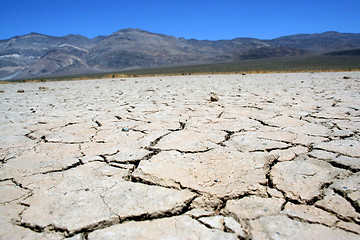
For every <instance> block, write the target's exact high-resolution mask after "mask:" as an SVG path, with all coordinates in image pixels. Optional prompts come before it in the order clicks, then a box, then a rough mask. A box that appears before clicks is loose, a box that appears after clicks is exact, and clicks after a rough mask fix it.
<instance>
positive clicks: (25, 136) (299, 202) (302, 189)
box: [0, 72, 360, 239]
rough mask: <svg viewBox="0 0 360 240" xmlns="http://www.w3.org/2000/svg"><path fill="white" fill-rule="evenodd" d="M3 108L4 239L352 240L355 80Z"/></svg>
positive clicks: (247, 79)
mask: <svg viewBox="0 0 360 240" xmlns="http://www.w3.org/2000/svg"><path fill="white" fill-rule="evenodd" d="M0 97H1V115H0V120H1V122H0V123H1V125H0V128H1V136H0V143H1V144H0V151H1V152H0V154H1V155H0V159H1V165H0V166H1V167H0V179H1V180H0V238H1V239H22V238H25V239H64V238H69V239H360V72H336V73H334V72H328V73H281V74H248V75H235V74H233V75H199V76H195V75H192V76H168V77H141V78H140V77H139V78H126V79H102V80H84V81H61V82H37V83H10V84H2V85H0Z"/></svg>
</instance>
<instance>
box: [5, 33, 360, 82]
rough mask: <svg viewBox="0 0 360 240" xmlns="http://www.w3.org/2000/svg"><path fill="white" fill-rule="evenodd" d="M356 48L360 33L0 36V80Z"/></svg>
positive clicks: (359, 43)
mask: <svg viewBox="0 0 360 240" xmlns="http://www.w3.org/2000/svg"><path fill="white" fill-rule="evenodd" d="M357 48H360V34H358V33H339V32H325V33H320V34H298V35H291V36H284V37H280V38H275V39H272V40H261V39H255V38H235V39H232V40H219V41H208V40H196V39H184V38H176V37H173V36H168V35H164V34H155V33H150V32H147V31H143V30H140V29H131V28H129V29H123V30H120V31H118V32H115V33H113V34H111V35H109V36H98V37H95V38H93V39H89V38H86V37H84V36H81V35H67V36H63V37H53V36H47V35H43V34H39V33H30V34H27V35H24V36H16V37H13V38H10V39H6V40H0V79H1V80H7V79H19V78H34V77H43V76H44V77H45V76H61V75H72V74H84V73H93V72H107V71H117V70H123V69H129V68H139V67H151V66H171V65H178V64H191V63H213V62H226V61H227V62H231V61H238V60H242V59H260V58H273V57H285V56H299V55H307V54H325V53H328V52H334V51H340V50H341V51H344V50H351V49H357ZM330 55H336V54H330Z"/></svg>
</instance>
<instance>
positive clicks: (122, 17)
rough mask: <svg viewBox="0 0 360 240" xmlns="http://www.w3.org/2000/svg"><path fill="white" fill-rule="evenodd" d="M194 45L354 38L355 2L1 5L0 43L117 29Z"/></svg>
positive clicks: (91, 0) (53, 1) (11, 1)
mask: <svg viewBox="0 0 360 240" xmlns="http://www.w3.org/2000/svg"><path fill="white" fill-rule="evenodd" d="M130 27H131V28H140V29H143V30H147V31H150V32H155V33H163V34H167V35H173V36H176V37H185V38H196V39H209V40H219V39H232V38H236V37H255V38H261V39H271V38H275V37H279V36H284V35H291V34H297V33H320V32H325V31H330V30H331V31H339V32H355V33H360V0H336V1H335V0H217V1H215V0H118V1H116V0H1V8H0V39H7V38H10V37H13V36H15V35H24V34H28V33H30V32H38V33H42V34H47V35H53V36H64V35H67V34H81V35H84V36H87V37H89V38H93V37H96V36H98V35H109V34H111V33H113V32H116V31H118V30H120V29H123V28H130Z"/></svg>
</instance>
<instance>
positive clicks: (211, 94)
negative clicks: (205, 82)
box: [210, 92, 219, 102]
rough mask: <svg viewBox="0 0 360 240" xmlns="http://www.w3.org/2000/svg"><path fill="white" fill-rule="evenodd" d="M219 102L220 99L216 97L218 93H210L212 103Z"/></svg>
mask: <svg viewBox="0 0 360 240" xmlns="http://www.w3.org/2000/svg"><path fill="white" fill-rule="evenodd" d="M218 100H219V97H218V96H217V95H216V93H213V92H211V93H210V101H212V102H217V101H218Z"/></svg>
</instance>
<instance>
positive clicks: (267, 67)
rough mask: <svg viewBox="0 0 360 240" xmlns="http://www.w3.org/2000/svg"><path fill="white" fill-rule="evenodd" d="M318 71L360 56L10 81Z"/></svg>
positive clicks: (342, 66)
mask: <svg viewBox="0 0 360 240" xmlns="http://www.w3.org/2000/svg"><path fill="white" fill-rule="evenodd" d="M315 71H320V72H321V71H323V72H324V71H360V56H324V55H322V56H301V57H285V58H271V59H257V60H241V61H238V62H225V63H210V64H197V65H187V66H173V67H153V68H143V69H133V70H127V71H119V72H110V73H97V74H88V75H77V76H67V77H51V78H40V79H39V78H37V79H30V80H10V81H8V82H45V81H63V80H65V81H66V80H86V79H105V78H115V79H121V80H122V81H124V78H128V77H139V76H156V75H191V74H222V73H237V74H242V75H244V74H247V73H266V72H315Z"/></svg>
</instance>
